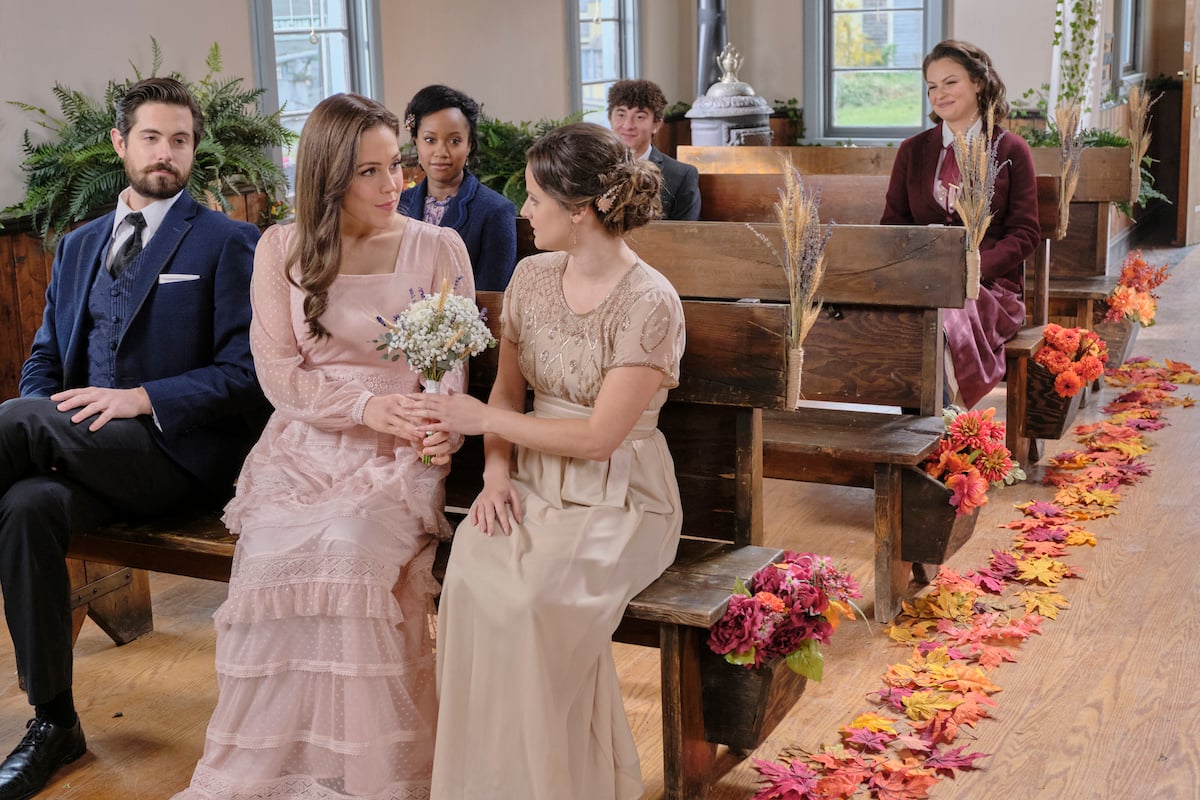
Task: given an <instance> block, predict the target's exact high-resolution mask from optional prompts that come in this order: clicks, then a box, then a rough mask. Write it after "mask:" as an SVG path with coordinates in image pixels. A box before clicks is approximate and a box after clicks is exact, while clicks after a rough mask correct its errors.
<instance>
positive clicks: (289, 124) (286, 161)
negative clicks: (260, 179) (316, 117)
mask: <svg viewBox="0 0 1200 800" xmlns="http://www.w3.org/2000/svg"><path fill="white" fill-rule="evenodd" d="M307 120H308V115H307V114H304V115H302V116H289V115H287V114H285V115H283V117H282V118H281V119H280V121H281V122H282V123H283V127H285V128H287V129H288V130H289V131H292V132H293V133H295V134H296V135H297V136H299V134H300V131H301V129H302V128H303V127H304V123H305V122H306V121H307ZM299 145H300V140H299V139H296V140H295V141H294V142H292V143H291V144H288V145H285V146H284V148H283V171H284V174H286V175H287V180H288V186H289V187H291V190H292V191H293V192H294V191H295V190H296V148H297V147H298V146H299Z"/></svg>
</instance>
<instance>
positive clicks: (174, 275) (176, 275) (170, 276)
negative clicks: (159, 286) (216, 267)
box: [158, 272, 200, 283]
mask: <svg viewBox="0 0 1200 800" xmlns="http://www.w3.org/2000/svg"><path fill="white" fill-rule="evenodd" d="M198 280H200V276H199V275H187V274H184V273H182V272H164V273H163V274H162V275H159V276H158V282H159V283H182V282H183V281H198Z"/></svg>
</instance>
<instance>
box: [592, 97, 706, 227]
mask: <svg viewBox="0 0 1200 800" xmlns="http://www.w3.org/2000/svg"><path fill="white" fill-rule="evenodd" d="M666 107H667V97H666V95H664V94H663V90H662V89H661V88H659V86H658V84H657V83H654V82H653V81H647V80H642V79H637V80H630V79H626V80H620V81H617V82H616V83H614V84H613V85H612V86H610V87H608V124H609V125H610V126H611V127H612V129H613V132H614V133H616V134H617V136H620V137H621V141H623V142H625V144H626V145H628V146H629V149H630V150H631V151H633V157H634V158H645V159H649V160H650V162H651V163H652V164H654V165H655V166H656V167H658V171H659V172H661V173H662V190H661V192H660V196H661V197H662V207H663V218H664V219H682V220H695V219H700V173H699V171H698V170H697V169H696V168H695V167H693V166H692V165H691V164H684V163H683V162H682V161H676V160H675V159H673V158H671V157H670V156H669V155H667V154H666V153H663V152H662V151H660V150H659V149H658V148H657V147H655V146H654V145H653V144H651V140H652V138H653V136H654V134H656V133H658V129H659V128H661V127H662V124H663V109H665V108H666Z"/></svg>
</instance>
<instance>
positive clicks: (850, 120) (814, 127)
mask: <svg viewBox="0 0 1200 800" xmlns="http://www.w3.org/2000/svg"><path fill="white" fill-rule="evenodd" d="M944 5H945V0H810V2H807V3H805V6H804V42H805V69H804V74H805V81H804V97H805V104H804V106H805V107H804V117H805V124H806V125H807V126H808V129H809V136H810V138H814V139H820V140H847V139H903V138H905V137H907V136H911V135H912V134H914V133H916V132H918V131H920V130H921V129H922V128H924V127H925V124H926V114H927V113H928V111H929V109H928V105H927V102H926V98H925V80H924V76H923V75H922V74H921V61H922V60H923V59H924V58H925V54H926V53H927V52H929V50H931V49H932V48H933V46H934V45H935V44H937V43H938V42H939V41H941V40H942V39H943V38H944V23H943V18H944V13H943V12H944Z"/></svg>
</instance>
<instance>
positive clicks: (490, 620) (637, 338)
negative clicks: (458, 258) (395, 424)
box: [414, 123, 684, 800]
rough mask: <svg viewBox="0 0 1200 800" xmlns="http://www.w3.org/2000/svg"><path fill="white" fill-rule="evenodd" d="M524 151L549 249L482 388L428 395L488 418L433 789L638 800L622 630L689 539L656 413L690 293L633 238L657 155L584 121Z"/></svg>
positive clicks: (462, 532) (521, 286) (452, 411)
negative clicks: (628, 237)
mask: <svg viewBox="0 0 1200 800" xmlns="http://www.w3.org/2000/svg"><path fill="white" fill-rule="evenodd" d="M528 160H529V163H528V165H527V166H526V168H525V182H526V184H527V187H528V189H529V199H528V200H527V201H526V203H525V206H524V207H523V208H522V209H521V213H522V215H523V216H525V217H526V218H528V219H529V222H530V225H531V227H532V228H533V235H534V242H535V243H536V244H537V246H538V247H539V248H541V249H543V250H546V251H550V252H545V253H541V254H539V255H535V256H532V257H530V258H527V259H524V260H523V261H521V263H519V264H518V265H517V269H516V272H515V273H514V274H513V278H512V281H511V282H510V283H509V285H508V289H507V290H506V291H505V295H504V310H503V314H502V320H501V325H502V334H503V336H502V338H501V342H500V361H499V367H498V371H497V375H496V383H495V385H494V386H493V388H492V392H491V395H490V397H489V399H488V403H487V405H483V404H482V403H480V402H479V401H478V400H475V399H474V398H472V397H471V396H470V395H466V394H456V395H449V396H446V395H438V396H436V397H435V396H433V395H424V396H418V397H415V398H414V399H415V400H416V402H418V403H420V405H421V407H422V409H424V410H425V411H426V412H427V415H428V416H429V417H431V418H433V419H435V420H440V422H438V423H435V424H431V425H430V426H429V430H432V431H447V432H453V433H455V434H480V433H482V434H484V451H485V454H486V462H485V467H484V476H483V479H484V488H483V492H482V493H481V494H480V495H479V498H478V499H477V500H476V501H475V502H474V504H473V505H472V506H471V512H470V516H469V518H468V519H467V520H465V521H464V522H463V523H462V524H461V525H460V526H459V528H458V531H457V532H456V533H455V535H454V546H453V548H452V550H451V555H450V562H449V565H448V567H447V570H446V578H445V586H444V589H443V592H442V601H441V605H440V607H439V611H438V696H439V706H438V708H439V711H438V735H437V748H436V752H435V757H434V772H433V792H432V795H431V796H432V797H433V798H434V800H481V799H482V798H505V800H507V799H508V798H513V800H516V799H517V798H520V800H565V799H566V798H571V799H572V800H634V799H635V798H640V797H641V796H642V782H641V773H640V769H639V764H638V753H637V749H636V748H635V747H634V742H633V736H632V734H631V733H630V730H629V723H628V721H627V720H626V718H625V709H624V706H623V705H622V702H621V689H620V686H619V685H618V683H617V674H616V667H615V665H614V664H613V658H612V641H611V638H612V634H613V631H615V630H616V627H617V624H618V623H619V622H620V620H621V616H622V615H623V614H624V612H625V607H626V606H627V605H628V604H629V600H630V599H631V598H632V597H633V596H634V595H635V594H637V593H638V592H639V591H641V590H642V589H643V588H645V587H646V586H647V585H648V584H649V583H650V582H651V581H653V580H654V579H655V578H657V577H658V576H659V575H660V574H662V571H663V570H664V569H666V568H667V567H668V566H669V565H670V564H671V562H672V561H673V560H674V558H675V550H676V547H677V545H678V543H679V533H680V527H681V525H682V512H681V510H680V501H679V488H678V486H677V484H676V481H675V467H674V464H673V462H672V461H671V455H670V453H669V452H668V450H667V445H666V440H665V439H664V438H663V435H662V433H661V432H660V431H659V430H658V428H657V423H658V411H659V409H660V408H661V407H662V405H663V402H664V401H665V400H666V397H667V391H668V390H669V389H671V388H673V387H674V386H676V385H678V383H679V359H680V357H681V356H682V355H683V345H684V325H683V308H682V305H681V304H680V302H679V296H678V295H677V294H676V293H675V289H674V288H673V287H672V286H671V284H670V282H669V281H667V279H666V278H664V277H663V276H662V275H661V274H660V273H658V272H657V271H655V270H654V269H653V268H652V267H650V266H649V265H648V264H646V263H645V262H644V261H642V260H641V259H640V258H638V256H637V254H636V253H634V252H633V251H632V250H631V249H630V248H629V246H628V245H626V244H625V240H624V238H623V234H624V233H625V232H626V231H628V230H631V229H633V228H635V227H638V226H640V225H644V224H645V223H646V222H648V221H650V220H651V219H653V218H654V217H656V216H658V213H659V208H660V200H659V175H658V168H657V167H655V166H654V165H652V164H650V162H648V161H635V160H634V159H633V156H632V155H631V154H630V152H629V148H628V147H626V146H625V144H624V143H623V142H622V141H621V140H620V139H618V138H617V137H616V135H615V134H614V133H613V132H612V131H610V130H608V129H607V128H602V127H600V126H598V125H591V124H588V123H578V124H575V125H568V126H566V127H563V128H559V129H557V130H555V131H552V132H550V133H549V134H547V135H546V136H545V137H543V138H542V139H540V140H539V141H538V142H537V143H535V144H534V145H533V147H531V148H530V149H529V153H528ZM529 387H532V388H533V390H534V401H533V412H532V413H530V414H525V413H524V411H525V398H526V392H527V389H528V388H529ZM510 458H512V459H513V460H511V461H510ZM513 465H515V466H513Z"/></svg>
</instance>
